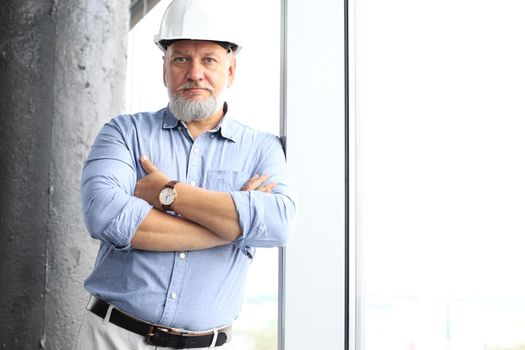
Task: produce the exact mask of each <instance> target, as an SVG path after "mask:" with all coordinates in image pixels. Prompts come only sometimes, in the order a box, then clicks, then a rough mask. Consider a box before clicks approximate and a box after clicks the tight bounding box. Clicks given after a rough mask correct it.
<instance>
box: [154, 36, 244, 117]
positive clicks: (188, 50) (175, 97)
mask: <svg viewBox="0 0 525 350" xmlns="http://www.w3.org/2000/svg"><path fill="white" fill-rule="evenodd" d="M234 76H235V58H234V57H233V54H231V53H228V52H227V51H226V49H225V48H223V47H221V46H219V45H218V44H215V43H213V42H209V41H197V40H181V41H177V42H174V43H173V44H171V45H169V46H168V49H167V51H166V55H165V57H164V84H165V85H166V87H167V88H168V93H169V97H170V109H171V111H172V112H173V114H175V115H176V116H177V117H178V118H180V119H182V120H184V121H186V122H188V121H194V120H202V119H206V118H208V117H210V116H211V115H212V114H214V113H216V112H217V111H218V110H220V109H221V108H222V105H223V103H224V92H225V90H226V89H227V88H228V87H230V86H231V84H232V82H233V78H234Z"/></svg>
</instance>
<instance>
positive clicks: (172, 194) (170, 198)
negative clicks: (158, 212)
mask: <svg viewBox="0 0 525 350" xmlns="http://www.w3.org/2000/svg"><path fill="white" fill-rule="evenodd" d="M177 183H178V181H177V180H172V181H170V182H168V183H167V184H166V185H164V188H163V189H162V191H160V194H159V201H160V204H161V205H162V209H164V210H166V211H167V210H173V203H174V202H175V199H177V191H175V185H176V184H177Z"/></svg>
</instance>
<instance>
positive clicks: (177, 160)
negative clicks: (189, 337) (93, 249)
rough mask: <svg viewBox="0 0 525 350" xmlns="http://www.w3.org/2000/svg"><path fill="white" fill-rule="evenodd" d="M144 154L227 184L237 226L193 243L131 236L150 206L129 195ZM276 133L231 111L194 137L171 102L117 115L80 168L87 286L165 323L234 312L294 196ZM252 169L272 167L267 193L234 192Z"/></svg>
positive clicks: (194, 179)
mask: <svg viewBox="0 0 525 350" xmlns="http://www.w3.org/2000/svg"><path fill="white" fill-rule="evenodd" d="M142 154H146V155H148V156H149V157H150V159H151V160H152V162H153V163H154V164H155V165H156V166H157V167H158V168H159V169H160V170H161V171H163V172H164V173H165V174H166V175H167V176H168V177H170V178H171V179H177V180H179V181H182V182H185V183H188V184H192V185H195V186H199V187H201V188H205V189H210V190H217V191H225V192H229V193H230V195H231V196H232V198H233V201H234V203H235V207H236V209H237V212H238V215H239V223H240V226H241V229H242V235H241V236H240V237H239V238H238V239H237V240H236V241H235V242H233V243H231V244H227V245H224V246H220V247H216V248H212V249H203V250H198V251H191V252H152V251H143V250H137V249H133V248H131V245H130V242H131V239H132V237H133V235H134V233H135V232H136V230H137V228H138V227H139V226H140V224H141V222H142V220H143V219H144V218H145V217H146V215H147V214H148V212H149V211H150V210H151V209H152V206H151V205H150V204H148V203H147V202H146V201H144V200H142V199H140V198H137V197H134V196H133V193H134V191H135V184H136V182H137V180H139V179H140V178H142V177H143V176H145V175H147V174H146V173H145V171H144V169H143V168H142V166H141V165H140V160H139V159H140V156H141V155H142ZM285 168H286V165H285V158H284V153H283V149H282V146H281V144H280V142H279V139H278V138H277V137H276V136H273V135H270V134H267V133H263V132H259V131H255V130H253V129H250V128H248V127H246V126H244V125H242V124H240V123H238V122H236V121H235V120H233V119H231V118H230V117H228V116H225V117H224V118H223V120H222V121H221V123H220V124H219V125H218V126H217V128H215V129H214V130H210V131H208V132H205V133H202V134H201V135H199V137H197V139H195V140H193V139H192V137H191V136H190V134H189V133H188V130H187V128H186V126H185V124H184V123H183V122H181V121H179V120H178V119H176V118H175V117H174V116H173V115H172V114H171V112H170V111H169V109H167V108H164V109H162V110H160V111H158V112H155V113H139V114H134V115H121V116H118V117H116V118H114V119H113V120H111V121H110V122H109V123H107V124H106V125H105V126H104V127H103V128H102V130H101V131H100V133H99V135H98V136H97V138H96V140H95V142H94V144H93V146H92V148H91V151H90V153H89V156H88V159H87V161H86V163H85V166H84V171H83V174H82V205H83V211H84V220H85V223H86V227H87V229H88V231H89V232H90V234H91V235H92V236H93V237H94V238H96V239H98V240H100V250H99V253H98V256H97V259H96V263H95V267H94V269H93V271H92V273H91V275H90V276H89V277H88V278H87V280H86V282H85V287H86V289H87V290H88V291H89V292H90V293H92V294H93V295H95V296H96V297H98V298H99V299H102V300H105V301H107V302H109V303H112V304H114V305H115V306H116V307H117V308H119V309H120V310H122V311H124V312H127V313H128V314H130V315H132V316H134V317H137V318H140V319H143V320H146V321H149V322H153V323H158V324H162V325H166V326H170V327H176V328H183V329H187V330H204V329H210V328H214V327H218V326H222V325H225V324H228V323H231V322H232V321H233V320H234V319H235V318H236V317H237V316H238V314H239V312H240V308H241V303H242V298H243V294H244V283H245V278H246V273H247V269H248V266H249V264H250V262H251V259H252V257H253V254H254V252H255V248H256V247H274V246H281V245H284V244H285V243H286V241H287V239H288V236H289V233H290V232H291V227H292V226H293V224H292V223H293V218H294V216H295V204H294V201H293V196H292V193H291V191H290V188H289V185H288V180H287V176H286V169H285ZM255 174H270V175H271V177H270V180H269V181H273V182H276V183H277V187H276V188H275V189H274V190H273V191H272V193H262V192H258V191H240V189H241V187H242V185H243V184H244V183H245V182H246V181H247V180H248V179H249V178H250V177H252V176H254V175H255Z"/></svg>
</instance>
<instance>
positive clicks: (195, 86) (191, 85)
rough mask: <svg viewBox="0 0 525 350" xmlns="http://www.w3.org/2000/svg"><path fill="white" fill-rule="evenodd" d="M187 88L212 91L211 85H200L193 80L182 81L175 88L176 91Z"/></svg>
mask: <svg viewBox="0 0 525 350" xmlns="http://www.w3.org/2000/svg"><path fill="white" fill-rule="evenodd" d="M188 89H203V90H207V91H210V92H211V91H212V87H211V86H209V85H205V84H204V85H200V84H198V83H194V82H191V81H189V82H187V83H184V84H182V85H181V86H179V87H178V88H177V91H183V90H188Z"/></svg>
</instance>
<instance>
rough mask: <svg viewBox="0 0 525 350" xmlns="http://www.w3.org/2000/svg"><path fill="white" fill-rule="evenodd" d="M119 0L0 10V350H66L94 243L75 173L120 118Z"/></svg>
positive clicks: (38, 1)
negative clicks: (95, 141) (100, 132)
mask: <svg viewBox="0 0 525 350" xmlns="http://www.w3.org/2000/svg"><path fill="white" fill-rule="evenodd" d="M128 22H129V0H122V1H118V0H63V1H56V0H19V1H4V2H3V4H2V6H1V7H0V79H1V80H0V81H1V86H2V88H1V89H0V239H1V242H0V288H1V291H2V295H1V297H0V314H1V315H2V317H0V348H1V349H53V350H55V349H69V348H70V346H71V343H72V341H73V338H74V336H75V333H76V331H77V329H78V325H79V323H80V320H81V318H82V313H83V309H84V306H85V302H86V301H87V293H86V292H85V291H84V289H83V287H82V284H83V281H84V279H85V277H86V276H87V274H88V273H89V271H90V270H91V267H92V265H93V262H94V257H95V255H96V251H97V247H98V244H97V243H96V242H95V241H94V240H92V239H91V238H90V237H89V235H88V234H87V233H86V230H85V228H84V224H83V220H82V214H81V208H80V194H79V185H80V174H81V170H82V163H83V161H84V159H85V157H86V155H87V152H88V149H89V146H90V144H91V143H92V141H93V139H94V137H95V135H96V133H97V132H98V130H99V129H100V127H101V126H102V124H103V123H104V122H105V121H106V120H108V119H109V118H110V117H111V116H113V115H115V114H117V113H119V112H120V111H121V109H122V107H123V96H124V79H125V68H126V67H125V66H126V60H125V55H126V51H125V48H126V35H127V29H128Z"/></svg>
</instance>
